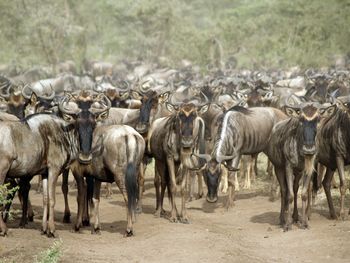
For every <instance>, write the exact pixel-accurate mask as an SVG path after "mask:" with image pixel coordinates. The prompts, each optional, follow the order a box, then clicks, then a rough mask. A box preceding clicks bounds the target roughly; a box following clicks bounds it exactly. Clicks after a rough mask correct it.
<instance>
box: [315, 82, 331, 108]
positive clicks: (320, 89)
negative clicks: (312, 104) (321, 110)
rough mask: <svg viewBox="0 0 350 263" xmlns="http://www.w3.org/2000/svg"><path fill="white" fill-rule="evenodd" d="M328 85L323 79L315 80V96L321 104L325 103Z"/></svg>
mask: <svg viewBox="0 0 350 263" xmlns="http://www.w3.org/2000/svg"><path fill="white" fill-rule="evenodd" d="M328 84H329V83H328V81H327V80H326V79H325V78H323V77H320V78H317V79H316V81H315V87H316V90H317V95H318V97H319V99H320V102H321V103H323V102H325V99H326V97H327V88H328Z"/></svg>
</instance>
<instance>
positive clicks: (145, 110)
mask: <svg viewBox="0 0 350 263" xmlns="http://www.w3.org/2000/svg"><path fill="white" fill-rule="evenodd" d="M141 103H142V104H141V108H140V117H139V121H138V123H137V125H136V130H137V131H138V132H139V133H141V134H142V133H146V132H147V131H148V127H149V124H150V123H149V122H150V116H151V111H152V109H156V108H157V106H158V96H157V94H155V93H154V94H149V95H143V96H142V98H141Z"/></svg>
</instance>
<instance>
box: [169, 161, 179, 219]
mask: <svg viewBox="0 0 350 263" xmlns="http://www.w3.org/2000/svg"><path fill="white" fill-rule="evenodd" d="M167 165H168V172H169V177H170V195H171V200H170V201H171V212H170V218H169V220H170V222H177V209H176V203H175V197H176V177H175V176H176V173H175V164H174V159H173V158H172V157H168V158H167Z"/></svg>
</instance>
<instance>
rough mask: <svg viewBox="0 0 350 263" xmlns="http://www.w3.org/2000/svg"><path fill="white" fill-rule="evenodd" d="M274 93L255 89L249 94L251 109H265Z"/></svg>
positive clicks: (248, 101) (248, 99)
mask: <svg viewBox="0 0 350 263" xmlns="http://www.w3.org/2000/svg"><path fill="white" fill-rule="evenodd" d="M272 95H273V91H271V90H265V89H260V88H254V89H252V90H251V91H250V92H249V93H248V94H247V103H248V106H249V107H263V106H266V105H265V103H266V102H267V101H268V100H271V98H272Z"/></svg>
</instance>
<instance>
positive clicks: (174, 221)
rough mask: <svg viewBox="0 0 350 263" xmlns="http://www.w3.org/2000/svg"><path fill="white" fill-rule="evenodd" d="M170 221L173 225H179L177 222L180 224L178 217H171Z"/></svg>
mask: <svg viewBox="0 0 350 263" xmlns="http://www.w3.org/2000/svg"><path fill="white" fill-rule="evenodd" d="M169 221H170V222H171V223H177V222H178V221H177V218H176V217H170V218H169Z"/></svg>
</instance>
